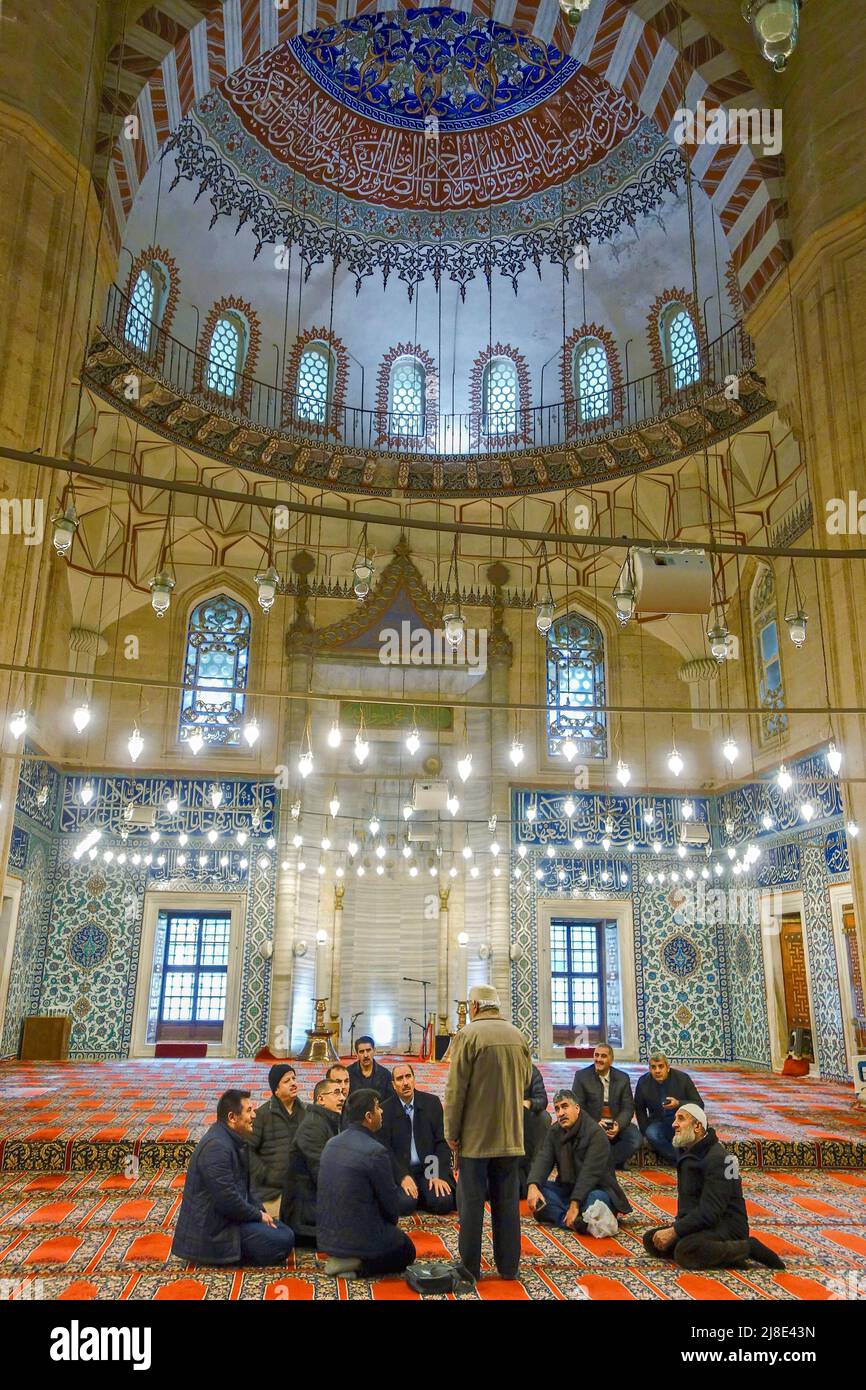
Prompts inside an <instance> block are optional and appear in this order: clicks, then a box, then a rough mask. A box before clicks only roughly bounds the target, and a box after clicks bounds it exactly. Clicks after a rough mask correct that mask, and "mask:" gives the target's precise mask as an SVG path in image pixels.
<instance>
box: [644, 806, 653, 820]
mask: <svg viewBox="0 0 866 1390" xmlns="http://www.w3.org/2000/svg"><path fill="white" fill-rule="evenodd" d="M643 818H644V820H645V821H646V824H647V825H652V823H653V821H654V820H655V818H656V813H655V810H654V809H653V807H652V806H647V808H646V810H645V811H644V813H643Z"/></svg>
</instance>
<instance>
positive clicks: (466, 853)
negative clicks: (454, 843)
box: [463, 840, 472, 859]
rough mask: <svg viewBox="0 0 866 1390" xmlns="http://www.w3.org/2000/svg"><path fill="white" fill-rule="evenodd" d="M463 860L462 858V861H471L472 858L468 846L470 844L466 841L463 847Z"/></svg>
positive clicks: (469, 846) (470, 847) (470, 848)
mask: <svg viewBox="0 0 866 1390" xmlns="http://www.w3.org/2000/svg"><path fill="white" fill-rule="evenodd" d="M463 858H464V859H471V858H472V846H471V845H470V843H469V841H468V840H467V841H466V844H465V845H464V846H463Z"/></svg>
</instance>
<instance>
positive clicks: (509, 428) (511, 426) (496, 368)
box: [482, 357, 520, 435]
mask: <svg viewBox="0 0 866 1390" xmlns="http://www.w3.org/2000/svg"><path fill="white" fill-rule="evenodd" d="M482 401H483V403H484V406H483V408H484V421H483V425H482V429H483V431H484V433H485V434H488V435H502V434H516V433H517V428H518V426H517V412H518V411H519V409H520V385H519V382H518V380H517V367H516V366H515V364H514V363H513V362H512V361H511V358H510V357H493V358H491V360H490V361H489V362H488V363H487V365H486V367H485V368H484V379H483V382H482Z"/></svg>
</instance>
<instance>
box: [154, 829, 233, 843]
mask: <svg viewBox="0 0 866 1390" xmlns="http://www.w3.org/2000/svg"><path fill="white" fill-rule="evenodd" d="M158 834H159V831H158V830H155V831H154V835H158ZM150 838H151V839H153V835H151V837H150ZM207 838H208V840H209V841H210V843H211V844H212V845H215V844H216V842H217V840H218V839H219V831H218V830H214V829H213V827H211V829H210V830H209V831H208V832H207Z"/></svg>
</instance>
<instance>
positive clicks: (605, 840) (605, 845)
mask: <svg viewBox="0 0 866 1390" xmlns="http://www.w3.org/2000/svg"><path fill="white" fill-rule="evenodd" d="M610 846H611V838H610V836H609V835H603V836H602V841H601V847H602V849H603V850H604V852H605V854H607V852H608V850H609V849H610Z"/></svg>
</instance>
